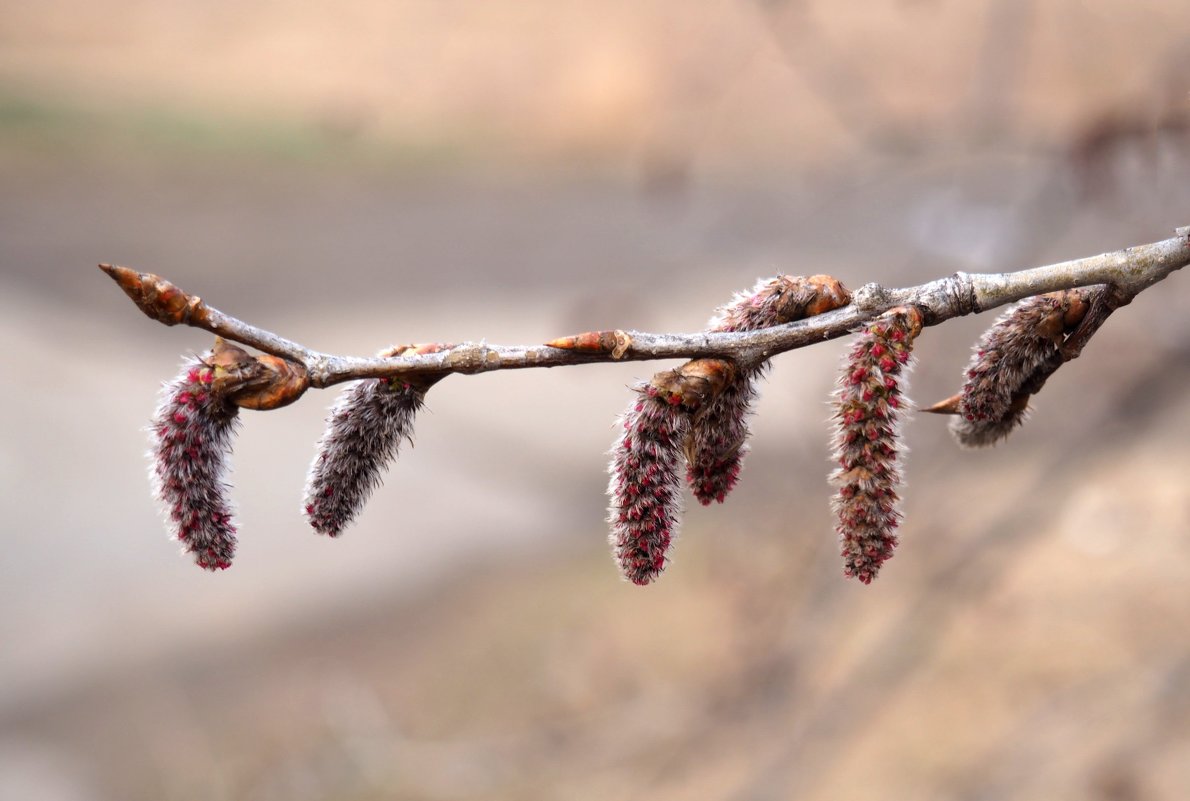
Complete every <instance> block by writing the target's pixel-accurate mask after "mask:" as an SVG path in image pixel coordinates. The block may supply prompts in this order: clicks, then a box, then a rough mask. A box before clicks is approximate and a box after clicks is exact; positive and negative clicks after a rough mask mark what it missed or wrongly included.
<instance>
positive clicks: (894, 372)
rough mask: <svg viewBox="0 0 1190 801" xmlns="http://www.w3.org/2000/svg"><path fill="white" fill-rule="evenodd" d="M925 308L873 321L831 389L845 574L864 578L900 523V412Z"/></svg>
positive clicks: (875, 568) (871, 574) (872, 573)
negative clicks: (835, 387) (833, 392)
mask: <svg viewBox="0 0 1190 801" xmlns="http://www.w3.org/2000/svg"><path fill="white" fill-rule="evenodd" d="M921 326H922V318H921V313H920V312H918V311H917V309H915V308H913V307H899V308H896V309H893V310H892V311H889V312H886V313H885V314H883V315H881V316H880V317H878V318H876V319H875V320H873V321H872V322H871V323H869V324H868V325H867V327H866V328H865V329H864V330H863V332H862V333H861V334H860V336H859V338H858V339H857V341H856V342H855V345H854V346H853V347H852V349H851V352H850V354H849V355H848V357H847V361H846V362H845V364H844V369H843V372H842V374H841V375H840V377H839V382H838V389H837V390H836V391H835V395H834V409H835V412H834V420H835V425H836V429H835V437H834V458H835V460H836V461H837V462H838V467H837V468H836V469H835V471H834V473H832V474H831V482H832V483H833V484H834V485H835V486H836V487H837V488H838V490H837V492H836V493H835V496H834V499H833V501H832V504H833V506H834V510H835V514H836V516H837V518H838V525H837V529H836V530H837V531H838V533H839V538H840V542H841V547H842V556H843V561H844V570H843V572H844V574H845V575H846V576H848V577H850V578H856V579H858V580H860V581H862V582H863V583H864V584H869V583H871V581H872V579H874V578H875V577H876V574H877V573H878V572H879V570H880V566H881V565H882V564H884V562H886V561H887V560H888V559H889V558H891V557H892V555H893V549H894V548H895V547H896V544H897V537H896V534H895V531H896V528H897V526H898V525H899V524H900V521H901V513H900V511H899V509H898V504H899V502H900V498H899V496H898V495H897V490H898V487H899V485H900V483H901V468H900V460H901V456H902V454H903V453H904V448H903V446H902V445H901V444H900V440H899V436H900V431H899V428H900V418H901V414H902V411H903V410H904V409H905V408H906V407H907V406H908V403H909V401H908V399H907V398H906V397H905V383H906V377H907V373H908V370H909V368H910V366H911V362H912V347H913V340H914V339H915V338H916V337H917V335H918V334H919V333H920V332H921Z"/></svg>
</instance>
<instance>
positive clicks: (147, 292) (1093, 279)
mask: <svg viewBox="0 0 1190 801" xmlns="http://www.w3.org/2000/svg"><path fill="white" fill-rule="evenodd" d="M1188 263H1190V226H1187V227H1184V228H1179V229H1178V230H1177V235H1176V236H1174V237H1172V238H1170V239H1165V240H1162V241H1160V242H1153V243H1150V244H1147V245H1138V246H1136V247H1130V248H1125V249H1124V250H1118V251H1115V252H1113V253H1104V254H1101V255H1098V256H1091V257H1089V258H1085V259H1076V260H1074V261H1067V262H1061V263H1059V264H1051V265H1048V266H1045V267H1035V268H1032V269H1028V270H1020V271H1018V272H1011V273H989V274H980V273H962V272H958V273H955V274H954V275H951V276H948V277H946V278H940V279H938V280H935V281H930V282H929V283H926V284H921V285H920V286H915V287H908V288H904V289H888V288H885V287H882V286H880V285H879V284H867V285H865V286H863V287H861V288H860V289H859V290H858V291H857V292H855V295H854V300H853V302H852V303H851V305H849V306H846V307H844V308H841V309H838V310H836V311H831V312H827V313H825V314H821V315H818V316H815V317H810V318H808V319H805V320H799V321H797V322H793V323H788V324H786V325H780V326H774V327H772V328H765V329H762V330H759V331H751V332H739V333H697V334H651V333H646V332H640V331H614V332H613V331H605V332H596V333H592V334H584V335H581V336H579V337H568V338H564V339H558V340H553V341H552V342H551V343H548V344H541V345H489V344H487V342H484V341H481V342H465V343H462V344H459V345H453V346H449V347H447V348H445V349H443V350H441V351H439V352H423V353H412V352H411V353H410V355H404V356H394V357H375V358H360V357H354V356H335V355H331V354H327V353H321V352H319V351H315V350H311V349H309V348H307V347H305V346H303V345H300V344H298V343H297V342H293V341H291V340H288V339H285V338H284V337H281V336H278V335H276V334H274V333H272V332H270V331H265V330H263V329H260V328H257V327H256V326H253V325H250V324H248V323H246V322H244V321H242V320H239V319H236V318H235V317H232V316H230V315H227V314H224V313H223V312H221V311H219V310H218V309H216V308H214V307H212V306H208V305H207V304H206V303H204V302H203V300H202V299H201V298H199V297H198V296H197V295H189V294H187V293H185V292H183V291H182V290H181V289H179V288H178V287H176V286H174V285H173V284H171V283H170V282H169V281H166V280H165V279H163V278H160V277H158V276H156V275H152V274H149V273H138V272H136V271H134V270H131V269H129V268H127V267H115V266H112V265H107V264H101V265H99V266H100V268H101V269H102V270H104V272H106V273H107V274H108V275H110V276H111V277H112V278H113V279H114V280H115V281H116V282H117V283H118V284H119V285H120V287H121V288H122V289H123V290H124V291H125V292H126V293H127V294H128V295H129V297H131V298H132V300H133V301H134V302H135V303H136V304H137V306H138V307H140V309H141V310H142V311H144V312H145V314H147V315H148V316H149V317H152V318H153V319H155V320H157V321H159V322H161V323H164V324H166V325H177V324H179V323H181V324H185V325H190V326H193V327H196V328H202V329H204V330H206V331H210V332H212V333H214V334H217V335H219V336H222V337H224V338H225V339H229V340H232V341H235V342H239V343H241V344H243V345H248V346H250V347H253V348H256V349H258V350H261V351H263V352H265V353H269V354H272V355H274V356H280V357H282V358H284V359H289V360H291V361H295V362H298V363H300V364H301V365H303V366H304V367H305V368H306V370H307V371H308V372H309V375H310V385H311V386H314V387H319V388H322V387H329V386H332V385H334V384H339V383H342V382H344V381H352V380H356V379H361V378H380V377H395V376H408V377H412V376H414V375H419V374H420V375H425V374H440V375H446V374H450V373H467V374H471V373H483V372H488V371H491V370H513V369H522V368H530V367H565V366H571V365H577V364H593V363H598V362H612V361H648V360H653V359H683V358H700V357H708V356H710V357H719V358H725V359H732V360H734V361H736V362H738V363H740V364H742V365H745V366H747V365H754V364H757V363H759V362H761V361H763V360H765V359H768V358H770V357H772V356H775V355H776V354H778V353H783V352H785V351H788V350H793V349H795V348H801V347H805V346H806V345H812V344H814V343H816V342H823V341H825V340H828V339H834V338H836V337H840V336H843V335H845V334H849V333H851V332H853V331H854V330H855V329H856V327H857V326H859V325H860V324H862V323H863V322H865V321H867V320H869V319H871V318H873V317H876V316H877V315H879V314H881V313H883V312H885V311H888V310H889V309H891V308H893V307H896V306H907V305H911V306H916V307H917V308H918V309H919V310H920V311H921V313H922V317H923V320H924V323H925V325H928V326H929V325H937V324H938V323H941V322H944V321H945V320H949V319H951V318H952V317H959V316H962V315H966V314H973V313H977V312H982V311H987V310H988V309H993V308H996V307H998V306H1002V305H1005V304H1007V303H1012V302H1014V301H1017V300H1021V299H1023V298H1027V297H1032V296H1034V295H1039V294H1042V293H1046V292H1056V291H1058V290H1062V289H1071V288H1073V287H1080V286H1090V285H1094V284H1110V285H1113V286H1114V287H1115V288H1116V292H1117V293H1118V295H1119V297H1120V298H1121V299H1122V303H1126V302H1127V301H1128V300H1131V298H1132V297H1134V296H1135V295H1136V294H1138V293H1139V292H1141V291H1143V290H1145V289H1147V288H1148V287H1150V286H1152V285H1153V284H1155V283H1157V282H1158V281H1161V280H1162V279H1164V278H1165V277H1167V276H1168V275H1169V274H1170V273H1172V272H1173V271H1175V270H1178V269H1181V268H1182V267H1184V266H1185V265H1186V264H1188ZM1122 303H1121V305H1122Z"/></svg>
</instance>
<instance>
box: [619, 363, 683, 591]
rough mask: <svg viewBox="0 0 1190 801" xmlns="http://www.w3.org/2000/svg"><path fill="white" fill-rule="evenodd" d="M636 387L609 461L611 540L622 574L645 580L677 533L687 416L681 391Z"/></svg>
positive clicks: (662, 563)
mask: <svg viewBox="0 0 1190 801" xmlns="http://www.w3.org/2000/svg"><path fill="white" fill-rule="evenodd" d="M635 391H636V392H637V393H638V394H637V397H636V399H635V400H634V401H633V403H632V405H631V406H629V407H628V410H627V411H625V412H624V414H623V415H622V416H621V417H620V420H619V424H620V427H621V429H622V433H621V435H620V437H619V439H617V440H616V443H615V445H614V446H613V447H612V453H611V456H612V458H611V464H610V465H609V467H608V472H609V473H610V474H611V479H610V481H609V482H608V496H609V497H610V498H611V504H610V506H609V508H608V522H609V523H610V525H611V534H610V535H609V536H608V541H609V542H610V543H611V546H612V550H613V552H614V554H615V557H616V562H617V563H618V564H619V566H620V571H621V573H622V574H623V575H624V577H625V578H626V579H628V580H629V581H631V582H632V583H633V584H638V585H644V584H648V583H650V582H651V581H653V580H654V579H655V578H657V576H658V575H660V574H661V572H662V571H663V570H664V569H665V567H666V565H667V564H668V561H669V557H668V553H669V549H670V545H671V544H672V543H673V540H674V539H675V538H676V537H677V535H678V525H679V521H680V519H681V514H682V500H681V499H682V488H681V480H680V478H679V475H678V464H679V460H680V459H681V443H682V441H683V438H684V436H685V434H686V428H687V426H688V416H687V415H686V413H684V412H682V411H681V410H680V407H679V403H680V400H679V399H678V398H677V397H675V396H667V395H665V394H664V393H661V392H660V391H659V390H658V389H657V388H656V387H654V386H652V385H651V384H640V385H639V386H637V387H635Z"/></svg>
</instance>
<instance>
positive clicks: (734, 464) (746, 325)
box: [685, 275, 850, 506]
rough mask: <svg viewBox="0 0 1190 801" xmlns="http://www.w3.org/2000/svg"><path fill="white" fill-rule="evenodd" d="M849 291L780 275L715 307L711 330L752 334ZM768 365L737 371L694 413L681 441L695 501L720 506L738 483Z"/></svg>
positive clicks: (835, 302) (830, 282) (836, 301)
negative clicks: (759, 382)
mask: <svg viewBox="0 0 1190 801" xmlns="http://www.w3.org/2000/svg"><path fill="white" fill-rule="evenodd" d="M849 300H850V293H848V292H847V289H846V288H845V287H843V285H842V284H840V283H839V282H838V281H836V280H835V279H833V278H830V277H829V276H813V277H811V278H803V277H801V276H788V275H779V276H777V277H775V278H768V279H761V280H760V281H758V282H757V283H756V285H755V286H754V287H752V289H751V290H749V291H744V292H737V293H736V294H735V296H734V297H733V298H732V299H731V301H730V302H728V303H726V304H724V305H723V306H721V307H719V309H718V310H717V311H716V312H715V316H714V317H712V318H711V320H710V322H709V323H708V330H710V331H723V332H727V331H756V330H759V329H761V328H768V327H770V326H774V325H781V324H783V323H788V322H791V321H793V320H798V319H802V318H803V317H807V316H811V315H813V314H818V313H820V312H822V311H827V310H830V309H834V308H838V307H839V306H842V305H845V304H846V303H847V302H849ZM767 369H768V362H767V361H766V362H762V363H760V364H759V365H757V366H755V367H753V368H751V369H748V370H742V371H741V372H740V373H739V375H738V376H737V377H736V379H735V380H734V381H732V382H731V383H729V384H728V385H727V386H725V387H724V388H723V391H722V392H721V393H720V394H718V395H717V396H716V397H714V398H712V399H711V400H710V402H709V403H707V404H706V405H705V406H704V407H703V408H702V409H700V410H699V412H698V414H696V415H695V416H694V417H693V418H692V420H691V422H690V434H689V437H688V440H687V442H686V446H685V451H686V482H687V483H688V484H689V485H690V490H691V492H692V493H693V494H694V497H695V498H697V499H698V501H699V503H701V504H703V505H704V506H707V505H709V504H710V503H711V502H712V501H717V502H719V503H723V501H724V500H725V499H726V498H727V495H728V493H730V492H731V490H732V489H733V488H734V487H735V485H736V482H737V481H738V480H739V476H740V470H741V469H742V468H743V461H744V457H745V456H746V455H747V453H748V443H747V439H748V435H749V430H748V418H749V416H751V414H752V402H753V401H754V400H755V399H756V395H757V390H756V381H757V380H758V379H759V378H760V377H761V376H762V375H764V372H765V370H767Z"/></svg>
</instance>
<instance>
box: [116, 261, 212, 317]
mask: <svg viewBox="0 0 1190 801" xmlns="http://www.w3.org/2000/svg"><path fill="white" fill-rule="evenodd" d="M99 269H101V270H103V271H104V272H105V273H107V274H108V275H109V276H111V278H112V280H114V281H115V282H116V283H117V284H119V286H120V289H123V290H124V294H126V295H127V296H128V297H129V298H131V299H132V302H133V303H135V304H136V306H137V308H139V309H140V310H141V311H143V312H144V313H145V314H146V315H148V316H149V317H150V318H151V319H153V320H156V321H157V322H159V323H163V324H165V325H178V324H179V323H184V324H187V325H190V324H193V323H196V322H199V321H200V320H201V318H202V316H203V315H204V314H205V313H206V305H205V304H204V303H203V302H202V298H200V297H199V296H198V295H190V294H187V293H186V292H184V291H182V290H181V289H179V288H178V287H177V286H175V285H174V284H172V283H170V282H169V281H167V280H165V279H164V278H162V277H161V276H158V275H153V274H152V273H139V272H137V271H136V270H132V269H129V268H128V267H120V266H117V265H114V264H100V265H99Z"/></svg>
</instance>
